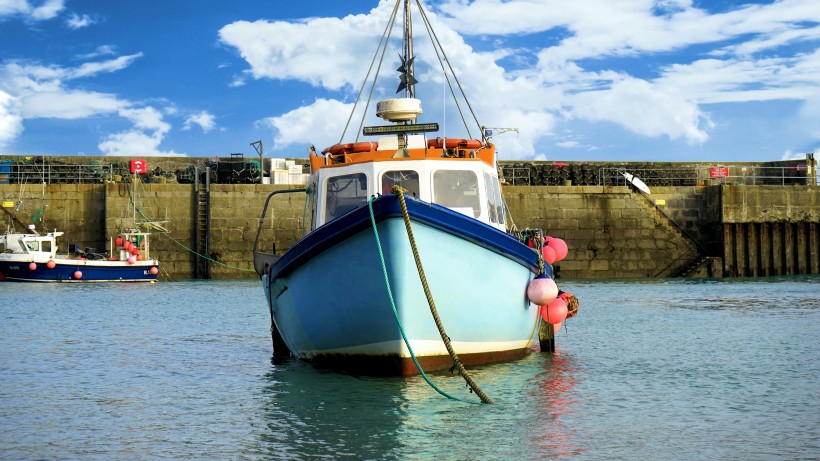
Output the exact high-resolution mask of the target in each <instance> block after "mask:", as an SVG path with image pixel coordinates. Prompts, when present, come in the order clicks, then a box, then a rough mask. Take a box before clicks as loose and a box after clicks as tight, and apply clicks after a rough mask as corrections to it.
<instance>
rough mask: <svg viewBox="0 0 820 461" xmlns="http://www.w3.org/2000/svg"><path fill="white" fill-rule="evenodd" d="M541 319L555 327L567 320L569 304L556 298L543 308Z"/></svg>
mask: <svg viewBox="0 0 820 461" xmlns="http://www.w3.org/2000/svg"><path fill="white" fill-rule="evenodd" d="M541 318H542V319H544V321H545V322H547V323H551V324H553V325H558V324H560V323H561V322H563V321H564V320H565V319H566V318H567V303H566V302H564V300H563V299H561V298H555V299H554V300H552V302H551V303H549V304H547V305H546V306H541Z"/></svg>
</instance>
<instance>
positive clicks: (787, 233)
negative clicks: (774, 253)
mask: <svg viewBox="0 0 820 461" xmlns="http://www.w3.org/2000/svg"><path fill="white" fill-rule="evenodd" d="M783 231H784V232H783V249H784V250H785V251H786V262H785V263H784V264H785V266H786V272H785V275H794V266H795V258H794V256H795V255H794V241H795V238H794V226H793V225H792V223H789V222H786V223H783Z"/></svg>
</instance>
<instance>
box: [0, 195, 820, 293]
mask: <svg viewBox="0 0 820 461" xmlns="http://www.w3.org/2000/svg"><path fill="white" fill-rule="evenodd" d="M200 187H202V186H200ZM297 187H299V186H280V185H267V184H211V185H210V186H209V190H208V192H207V194H206V195H203V194H198V193H197V191H196V190H195V185H193V184H155V183H152V184H142V183H139V184H137V187H136V189H135V188H134V186H133V184H126V183H105V184H48V185H42V184H23V185H19V184H18V185H15V184H10V185H4V184H0V200H2V202H3V203H2V205H3V210H5V211H6V212H5V213H0V217H2V218H3V221H2V222H3V224H4V230H5V229H6V226H5V225H10V224H11V222H12V219H11V218H10V215H14V217H15V218H16V219H17V221H19V222H17V223H15V226H16V227H17V228H19V227H20V226H21V225H24V224H28V223H30V222H31V219H32V217H34V216H37V222H36V225H37V227H38V229H40V230H46V229H47V230H54V229H57V230H60V231H63V232H65V235H64V236H63V237H62V238H61V248H62V249H63V250H65V249H66V248H67V245H68V244H69V243H71V244H76V245H78V246H79V247H80V248H83V249H85V248H94V249H96V250H97V251H100V250H103V249H108V248H109V246H110V243H111V238H112V237H113V236H114V235H115V234H116V233H117V231H118V230H120V229H122V228H125V227H130V226H131V225H132V223H133V221H134V216H135V212H134V208H133V205H132V204H133V203H134V202H133V201H132V197H136V203H137V207H138V209H139V211H140V212H141V215H140V213H137V216H136V217H137V221H144V220H145V218H143V216H142V215H144V216H145V217H147V218H150V220H152V221H155V222H156V223H157V225H158V226H160V227H157V229H156V230H154V234H155V235H153V236H152V239H151V255H152V257H155V258H158V259H159V260H160V262H161V267H162V269H161V275H162V276H163V277H164V278H166V279H168V278H170V279H187V278H192V277H194V276H195V274H196V270H195V269H196V268H195V264H196V256H195V255H194V254H193V253H192V250H193V249H194V248H195V243H196V239H195V236H196V228H197V213H198V210H200V209H201V207H200V203H199V202H201V201H202V198H203V197H205V196H207V197H208V198H209V205H210V219H209V235H210V246H209V251H208V254H207V255H204V256H207V257H209V258H211V259H213V260H214V261H215V262H213V263H211V276H212V277H213V278H219V279H228V278H252V277H256V276H257V275H256V273H255V272H254V271H253V261H252V247H253V242H254V239H255V237H256V232H257V229H258V225H259V216H260V213H261V210H262V207H263V205H264V202H265V198H266V197H267V195H268V194H269V193H270V192H272V191H275V190H286V189H292V188H297ZM502 192H503V194H504V198H505V200H506V202H507V205H508V207H509V211H510V214H511V216H512V219H513V221H514V224H515V225H516V226H517V228H519V229H523V228H536V227H538V228H542V229H544V230H545V231H546V233H547V234H548V235H551V236H554V237H560V238H562V239H564V240H565V241H566V242H567V244H568V247H569V250H570V251H569V255H568V256H567V258H566V259H565V260H564V261H561V262H559V263H557V264H556V266H557V267H556V269H557V272H558V274H559V276H560V277H561V278H565V279H620V278H644V277H673V276H696V277H721V276H764V275H790V274H801V273H812V274H816V273H820V259H818V258H820V251H819V250H818V246H820V236H819V235H818V232H820V226H818V224H820V216H819V215H820V212H818V210H820V189H818V188H816V187H811V186H732V185H716V186H685V187H653V189H652V194H651V195H645V194H642V193H639V192H636V191H634V190H633V189H630V188H628V187H627V186H510V185H507V186H504V187H503V190H502ZM38 210H43V211H42V212H40V213H39V215H38ZM304 215H305V201H304V194H302V193H293V194H280V195H276V196H275V197H273V198H272V200H271V204H270V209H269V212H268V215H267V218H266V220H265V223H264V227H265V228H266V229H267V230H266V231H265V232H264V233H263V234H262V235H263V237H264V238H263V239H262V240H261V242H260V248H261V249H263V250H266V251H271V250H272V249H273V248H275V249H276V252H277V253H282V252H283V251H284V250H286V249H287V248H288V247H290V246H291V245H292V244H293V242H295V241H296V240H298V239H299V238H300V237H301V236H302V235H304V232H305V228H304V227H305V226H304V225H303V217H304Z"/></svg>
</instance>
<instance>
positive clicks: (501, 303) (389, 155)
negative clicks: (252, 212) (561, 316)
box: [254, 0, 558, 375]
mask: <svg viewBox="0 0 820 461" xmlns="http://www.w3.org/2000/svg"><path fill="white" fill-rule="evenodd" d="M400 2H401V0H397V3H396V8H394V10H393V17H391V19H390V21H391V24H392V23H393V22H394V21H395V19H396V18H395V15H396V14H397V11H401V9H400V8H398V6H399V4H400ZM419 8H421V6H419ZM404 15H405V18H404V24H405V28H404V29H405V34H404V40H403V48H404V54H403V55H402V66H401V67H400V69H399V71H400V72H401V75H402V77H401V84H400V87H399V92H402V93H403V97H400V98H395V99H388V100H384V101H380V102H378V103H377V107H376V115H377V116H378V117H380V118H382V119H384V120H386V121H388V122H392V123H393V124H392V125H384V126H374V127H365V128H364V130H363V134H364V135H371V136H376V137H377V140H376V141H368V142H359V141H358V139H357V140H356V142H352V143H339V144H336V145H333V146H331V147H329V148H327V149H324V150H323V151H322V152H321V153H319V152H317V151H316V150H315V149H314V148H312V147H311V148H310V149H309V154H310V167H311V176H310V182H309V185H308V187H307V188H306V189H304V190H302V189H299V190H280V191H274V192H272V193H271V194H269V195H268V197H267V201H266V202H265V204H264V208H263V211H262V216H261V218H260V229H259V232H258V233H257V240H256V244H255V246H254V265H255V267H256V270H257V272H258V273H259V274H260V276H261V279H262V284H263V287H264V293H265V297H266V299H267V302H268V306H269V309H270V317H271V332H272V335H273V343H274V353H282V352H285V353H288V354H292V355H293V356H295V357H297V358H299V359H303V360H307V361H311V362H316V363H318V364H321V365H323V366H329V367H333V368H340V369H344V370H350V371H356V372H365V373H371V374H399V375H409V374H416V373H419V372H422V370H424V371H429V370H439V369H447V368H451V367H454V364H456V365H457V364H459V363H460V364H462V365H470V364H484V363H491V362H498V361H503V360H510V359H514V358H518V357H521V356H523V355H525V354H527V353H528V352H530V351H531V350H532V349H533V346H534V341H535V338H537V336H538V335H537V332H538V330H539V324H540V323H541V315H540V312H541V311H542V310H543V309H542V308H541V306H542V305H546V304H548V303H549V302H550V301H552V300H553V299H555V298H556V296H557V294H558V290H557V286H556V285H555V283H554V281H553V280H552V275H553V274H552V269H551V266H550V264H549V263H548V262H545V260H544V258H543V254H542V247H543V246H544V239H543V235H542V234H541V233H540V231H537V232H536V231H527V232H512V233H511V232H508V231H507V228H508V220H507V213H506V209H505V205H504V202H503V200H502V195H501V188H500V181H499V176H498V168H497V157H496V150H495V146H494V144H493V143H492V142H491V138H490V133H489V131H488V130H485V129H483V128H481V127H479V128H480V131H481V135H480V139H472V138H470V137H466V138H443V137H437V138H430V139H428V137H427V136H426V133H429V132H434V131H438V129H439V127H438V124H437V123H418V122H417V117H418V116H419V115H420V114H421V113H422V110H421V101H419V100H418V99H416V98H415V97H414V85H415V83H417V82H416V80H415V78H414V77H413V61H414V57H413V55H412V36H411V34H410V33H409V31H410V30H412V28H411V26H410V10H409V2H407V1H405V2H404ZM421 17H422V19H424V20H425V21H426V15H424V14H422V15H421ZM428 26H429V25H428ZM428 29H429V27H428ZM386 42H387V41H385V43H386ZM442 52H443V51H442ZM291 192H308V193H307V195H306V197H307V203H306V207H307V213H308V215H309V216H310V226H309V232H308V233H307V234H306V235H305V236H304V237H303V238H302V239H301V240H299V241H297V242H296V243H295V244H294V245H293V246H292V247H291V248H290V249H288V250H287V251H286V252H285V253H284V254H281V255H278V254H274V253H268V252H265V251H262V250H261V249H259V248H258V246H259V241H260V235H261V233H262V232H263V231H264V229H263V224H264V223H265V222H266V220H265V216H266V213H267V210H268V208H269V206H270V203H271V199H272V198H273V197H275V196H276V195H278V194H282V193H291ZM527 242H528V243H527ZM539 290H541V291H542V292H545V293H546V297H544V296H540V297H538V296H536V298H537V299H536V300H537V302H536V303H534V302H531V300H532V297H533V296H532V292H533V291H539ZM528 291H529V292H530V295H529V296H528ZM542 294H543V293H542Z"/></svg>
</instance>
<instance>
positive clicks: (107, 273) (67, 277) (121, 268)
mask: <svg viewBox="0 0 820 461" xmlns="http://www.w3.org/2000/svg"><path fill="white" fill-rule="evenodd" d="M152 267H157V264H156V263H152V262H151V261H147V262H138V263H136V264H128V263H127V262H125V261H104V260H103V261H90V260H76V261H72V262H71V263H70V264H64V263H57V264H56V266H55V267H54V268H53V269H49V268H48V267H47V266H46V261H42V262H38V263H37V268H36V269H34V270H31V269H29V262H20V261H0V281H2V280H5V281H11V282H65V283H84V282H155V281H156V280H157V275H156V274H151V268H152ZM76 271H80V272H81V273H82V277H81V278H79V279H76V278H74V273H75V272H76Z"/></svg>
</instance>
